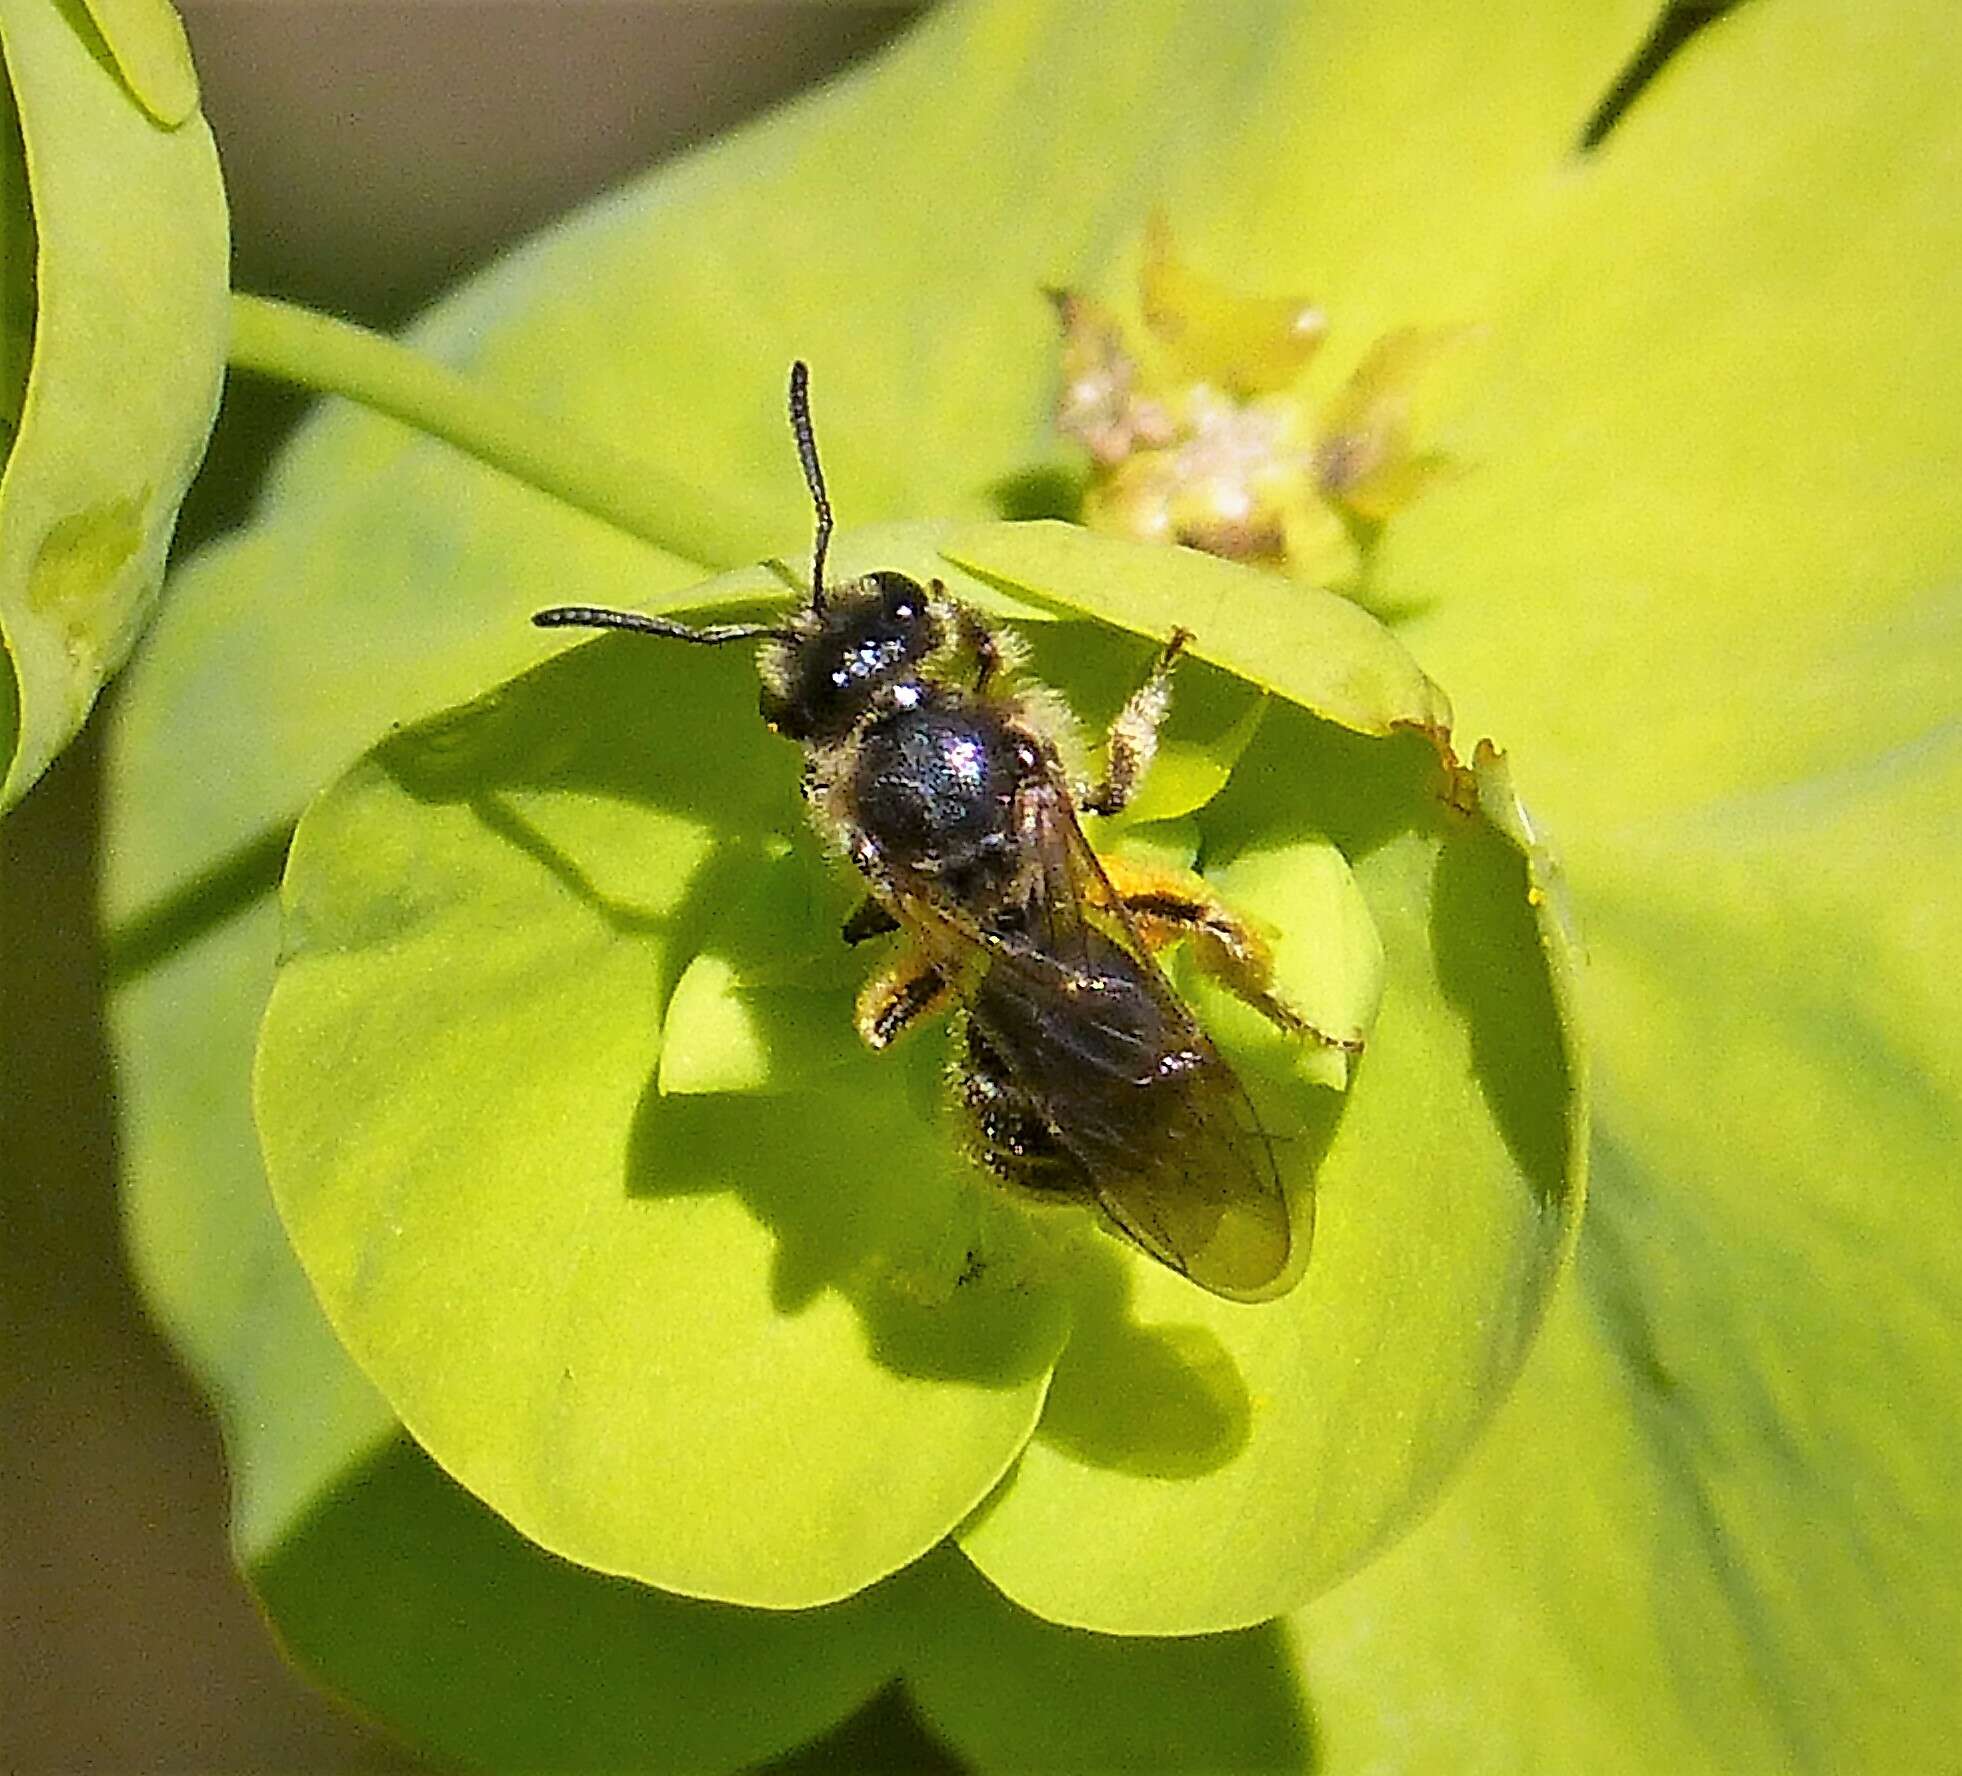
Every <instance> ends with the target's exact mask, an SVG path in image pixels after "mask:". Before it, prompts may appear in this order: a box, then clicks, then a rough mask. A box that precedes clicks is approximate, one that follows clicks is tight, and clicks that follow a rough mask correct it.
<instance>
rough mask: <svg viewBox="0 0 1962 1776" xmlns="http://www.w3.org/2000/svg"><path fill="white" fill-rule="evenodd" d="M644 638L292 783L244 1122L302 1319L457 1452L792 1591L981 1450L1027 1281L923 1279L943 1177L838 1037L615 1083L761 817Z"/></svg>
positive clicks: (939, 1242)
mask: <svg viewBox="0 0 1962 1776" xmlns="http://www.w3.org/2000/svg"><path fill="white" fill-rule="evenodd" d="M679 651H680V652H681V654H682V656H683V657H682V658H681V659H680V660H679V661H671V660H665V661H664V660H662V659H661V658H660V656H659V655H658V654H653V653H651V652H650V650H649V649H648V648H647V646H646V644H645V643H644V642H635V641H632V640H629V641H628V642H627V643H626V645H624V646H623V645H620V644H619V643H618V642H617V641H616V642H612V643H609V644H607V645H601V646H590V647H580V648H576V649H574V650H573V651H572V652H571V653H569V654H567V655H565V656H564V657H562V658H561V659H560V660H558V661H555V662H553V663H551V664H550V665H549V666H547V667H544V668H540V669H538V670H537V671H536V672H535V673H534V674H532V675H530V676H528V677H527V678H526V679H523V680H520V681H518V682H517V683H514V684H512V685H510V686H507V687H505V688H504V689H503V690H502V691H501V692H499V693H497V694H495V695H494V696H493V698H492V699H490V700H489V701H488V702H485V703H482V704H479V705H477V706H475V707H474V708H472V709H470V710H468V711H466V712H463V713H461V714H459V715H458V716H457V717H455V718H452V719H450V720H447V721H444V722H441V723H439V724H437V725H436V726H434V727H431V728H425V729H418V730H412V731H411V732H410V733H408V734H406V735H404V736H402V737H401V738H400V739H398V740H396V741H393V742H390V743H388V744H387V745H385V746H384V747H382V748H381V749H380V750H378V751H377V752H376V753H375V754H374V755H373V756H372V758H371V760H370V761H368V762H366V763H364V764H363V765H362V766H360V767H357V769H356V770H355V771H354V772H353V773H352V774H351V775H350V776H349V777H348V778H347V779H346V780H344V782H343V783H342V785H341V786H340V787H338V788H337V789H336V790H334V791H332V792H330V793H329V794H328V795H327V796H326V797H325V798H324V799H323V800H322V801H321V802H319V803H318V804H317V805H316V806H315V807H314V808H313V809H312V810H311V811H310V812H309V814H308V816H307V818H306V819H305V820H304V821H303V822H302V824H301V828H300V832H299V835H298V837H297V839H296V841H295V846H294V851H293V855H292V858H291V860H290V862H289V864H288V872H287V884H286V891H285V898H286V908H287V924H286V940H285V959H284V962H283V965H282V968H281V972H280V978H279V983H278V985H277V987H276V989H275V991H274V994H273V998H272V1002H271V1005H270V1008H269V1010H268V1012H267V1019H266V1027H265V1034H264V1038H263V1046H262V1058H261V1061H260V1065H259V1071H258V1094H257V1095H258V1113H259V1122H260V1128H261V1134H262V1138H263V1141H264V1146H265V1152H266V1158H267V1165H268V1170H269V1173H270V1175H271V1177H272V1180H273V1185H274V1191H275V1195H276V1197H277V1198H278V1200H279V1202H280V1207H281V1211H282V1213H283V1215H284V1216H285V1219H286V1222H287V1225H288V1228H289V1230H290V1232H291V1233H292V1235H293V1237H294V1240H295V1243H296V1245H297V1247H298V1249H299V1251H300V1253H301V1256H302V1259H303V1261H304V1262H305V1263H306V1264H307V1265H308V1267H309V1271H310V1274H311V1276H312V1279H313V1282H314V1285H315V1287H316V1289H317V1290H318V1291H319V1293H320V1295H321V1298H322V1300H323V1302H324V1303H325V1305H326V1307H327V1309H328V1313H329V1317H330V1318H332V1319H333V1320H334V1321H335V1322H336V1325H337V1329H338V1330H339V1331H340V1332H341V1335H342V1336H343V1338H344V1339H346V1341H347V1342H348V1344H349V1346H350V1348H351V1349H352V1350H353V1351H354V1353H355V1355H356V1356H357V1358H358V1359H359V1360H360V1361H361V1362H362V1364H363V1365H364V1366H365V1367H366V1368H367V1369H368V1370H369V1372H370V1373H371V1374H372V1375H374V1376H375V1378H376V1380H377V1381H378V1382H379V1384H380V1385H381V1387H382V1389H383V1392H384V1393H385V1394H387V1395H388V1396H389V1398H390V1400H391V1403H392V1404H393V1405H394V1407H395V1408H396V1410H397V1412H398V1413H399V1414H400V1416H401V1418H402V1420H403V1422H404V1423H405V1424H407V1425H408V1426H409V1428H410V1429H411V1430H412V1431H414V1432H415V1434H416V1435H417V1437H418V1438H419V1439H420V1440H421V1441H422V1442H423V1443H424V1444H425V1446H427V1447H429V1448H430V1449H432V1450H433V1451H434V1452H436V1454H437V1455H438V1458H439V1459H440V1460H442V1461H443V1462H444V1464H445V1465H446V1466H447V1467H449V1468H450V1470H451V1471H452V1472H453V1473H455V1474H456V1475H457V1476H458V1477H459V1478H460V1479H462V1480H463V1481H464V1482H465V1484H466V1485H468V1486H469V1487H470V1488H471V1490H473V1491H475V1492H477V1493H479V1494H480V1495H482V1496H484V1497H486V1498H488V1499H490V1500H492V1501H493V1502H495V1503H496V1505H497V1506H498V1508H499V1509H500V1510H502V1511H503V1512H504V1514H505V1515H506V1516H508V1517H510V1518H511V1520H512V1521H513V1522H514V1523H516V1524H517V1525H518V1526H519V1527H520V1528H521V1529H523V1530H524V1531H525V1532H526V1533H527V1534H529V1535H531V1536H532V1537H533V1538H534V1539H535V1540H537V1541H540V1542H542V1543H543V1544H544V1545H546V1546H547V1547H550V1548H554V1549H556V1550H558V1551H560V1552H563V1553H566V1554H568V1555H570V1556H572V1557H573V1558H576V1559H578V1560H580V1561H582V1562H583V1563H585V1564H587V1565H590V1566H597V1567H600V1568H602V1569H604V1570H608V1571H615V1572H623V1573H628V1574H631V1575H633V1576H636V1577H639V1578H643V1579H646V1580H648V1581H649V1582H652V1583H656V1584H660V1585H663V1586H665V1587H666V1588H668V1589H670V1590H675V1591H681V1592H684V1593H687V1594H690V1595H696V1596H712V1597H720V1598H725V1599H729V1600H733V1601H738V1602H744V1603H753V1604H766V1605H770V1606H773V1607H779V1608H785V1607H801V1606H805V1605H809V1604H814V1603H819V1602H825V1601H828V1600H830V1599H832V1598H836V1597H840V1596H843V1595H845V1594H847V1593H849V1592H852V1591H856V1590H859V1589H861V1588H863V1587H864V1586H865V1585H866V1584H868V1583H869V1582H870V1581H871V1580H873V1579H875V1578H877V1577H879V1576H881V1575H882V1574H884V1573H887V1572H890V1571H892V1570H894V1569H895V1568H897V1567H899V1566H901V1565H903V1564H905V1563H906V1562H907V1561H909V1560H911V1559H913V1558H915V1557H916V1556H917V1555H919V1554H920V1553H922V1552H924V1550H925V1549H926V1548H928V1547H930V1546H931V1545H932V1544H933V1543H934V1542H935V1541H937V1540H938V1539H939V1538H940V1537H941V1536H942V1535H944V1534H945V1533H946V1531H947V1530H948V1529H949V1528H951V1527H952V1525H953V1524H954V1523H955V1522H956V1521H958V1520H959V1519H960V1518H961V1517H962V1516H964V1515H965V1514H966V1513H967V1512H968V1511H969V1510H970V1509H972V1507H973V1506H974V1505H975V1504H976V1503H977V1502H978V1501H979V1499H980V1498H981V1497H982V1496H983V1495H984V1494H985V1493H986V1492H987V1491H988V1489H989V1488H990V1487H991V1486H992V1485H993V1484H994V1483H995V1481H996V1480H997V1479H998V1478H999V1477H1000V1475H1001V1473H1002V1471H1003V1470H1004V1469H1005V1468H1006V1466H1007V1465H1008V1463H1009V1461H1010V1460H1011V1459H1012V1458H1013V1456H1014V1454H1015V1452H1016V1451H1017V1450H1018V1449H1019V1448H1020V1446H1021V1444H1022V1442H1023V1440H1024V1439H1025V1438H1026V1437H1027V1435H1028V1432H1029V1430H1030V1429H1031V1427H1032V1426H1033V1424H1034V1422H1035V1418H1036V1415H1037V1413H1038V1412H1039V1410H1040V1407H1041V1402H1042V1397H1043V1394H1044V1391H1045V1390H1046V1387H1047V1383H1048V1376H1049V1368H1050V1364H1051V1362H1052V1360H1053V1357H1054V1354H1055V1351H1056V1349H1057V1348H1058V1345H1059V1343H1060V1339H1061V1332H1062V1326H1061V1317H1060V1309H1059V1308H1057V1307H1054V1306H1052V1307H1049V1308H1047V1309H1045V1307H1044V1305H1043V1302H1042V1299H1041V1298H1040V1296H1039V1295H1038V1296H1037V1297H1036V1298H1035V1299H1033V1300H1025V1299H1023V1298H1022V1297H1021V1296H1019V1295H1018V1294H1016V1293H1015V1292H1014V1291H1009V1290H998V1289H972V1290H966V1291H963V1292H961V1293H959V1294H958V1295H957V1294H956V1292H955V1276H956V1275H957V1273H958V1271H959V1269H960V1266H961V1264H962V1263H963V1261H964V1257H965V1246H964V1244H963V1243H962V1241H961V1239H960V1238H958V1237H957V1238H955V1239H954V1242H953V1243H952V1244H951V1245H950V1244H949V1236H948V1228H949V1225H950V1224H952V1225H953V1226H954V1228H955V1232H956V1234H957V1235H958V1233H959V1217H960V1215H961V1213H962V1204H961V1201H960V1196H959V1185H958V1182H957V1180H956V1179H955V1178H954V1177H953V1176H952V1175H951V1173H950V1168H949V1166H948V1165H947V1164H946V1157H945V1148H944V1146H943V1145H942V1143H941V1142H940V1141H939V1140H938V1139H937V1137H936V1131H935V1130H934V1128H933V1126H932V1124H931V1122H930V1121H929V1120H926V1119H923V1118H922V1117H921V1116H920V1114H919V1113H918V1110H917V1108H916V1107H915V1105H914V1104H913V1103H911V1102H909V1101H908V1094H907V1093H906V1091H905V1090H904V1089H903V1088H904V1085H905V1080H904V1078H903V1077H901V1078H897V1079H895V1078H892V1077H889V1076H887V1075H885V1074H884V1073H883V1072H882V1070H880V1069H878V1068H877V1067H876V1065H875V1064H874V1063H873V1062H872V1060H871V1058H870V1057H869V1056H859V1057H854V1058H855V1060H856V1065H855V1066H854V1067H851V1068H850V1069H849V1070H848V1071H846V1072H844V1073H842V1074H841V1076H840V1077H839V1078H838V1079H837V1080H836V1081H835V1082H832V1083H831V1084H829V1085H828V1086H827V1089H826V1090H825V1091H824V1092H823V1093H822V1094H821V1095H817V1094H811V1095H807V1096H805V1097H803V1098H800V1099H799V1100H797V1101H796V1102H794V1103H786V1104H784V1105H783V1106H782V1107H781V1108H780V1109H773V1108H772V1106H771V1104H770V1103H769V1102H768V1101H765V1102H764V1103H762V1104H755V1103H745V1104H741V1105H730V1106H726V1107H725V1106H721V1105H718V1104H716V1103H714V1102H703V1101H700V1100H693V1101H691V1100H688V1099H682V1098H676V1097H673V1096H669V1097H663V1096H662V1095H661V1094H660V1092H659V1091H658V1090H657V1089H656V1085H655V1080H654V1073H655V1066H656V1058H657V1056H658V1054H659V1047H660V1014H661V1008H662V1006H663V1004H664V1003H665V1001H666V997H667V993H668V990H669V986H670V984H671V982H672V980H673V978H674V975H675V973H676V971H677V970H678V969H679V968H680V966H681V965H682V964H683V963H685V962H686V961H687V960H688V958H689V957H690V956H691V955H692V954H693V953H694V947H695V945H696V944H698V943H699V942H700V935H701V932H702V931H703V929H704V925H705V922H706V921H708V920H709V919H710V918H712V916H713V915H714V913H715V911H716V910H717V908H718V907H719V906H720V905H721V904H722V903H723V902H724V901H725V900H726V899H727V898H728V897H729V896H730V895H731V894H732V893H736V892H741V891H742V890H743V888H744V886H745V884H747V883H749V882H751V881H753V880H754V877H755V874H756V872H757V869H758V866H759V864H760V862H761V859H762V856H763V854H764V847H765V846H766V844H767V843H769V842H770V841H771V840H772V839H773V838H776V837H777V836H778V835H780V834H787V833H789V832H791V831H794V830H795V829H796V826H797V823H798V822H799V820H800V811H799V809H798V806H797V801H796V797H795V794H794V791H793V789H792V768H793V766H794V758H793V756H792V755H790V754H789V752H788V749H783V748H781V747H779V746H778V745H777V744H776V743H774V742H772V741H771V740H770V738H769V737H768V735H767V734H765V733H764V732H763V730H762V729H761V727H760V724H757V723H756V722H755V720H754V717H753V716H752V715H751V714H750V710H751V709H752V708H753V704H754V690H753V678H752V676H751V674H750V670H749V665H748V662H747V661H746V660H744V659H742V658H739V657H735V658H732V657H728V656H724V657H710V656H704V655H701V654H697V653H693V652H691V651H689V650H679ZM664 666H666V667H672V668H673V670H672V671H664V670H662V668H663V667H664ZM651 683H658V684H659V686H660V693H659V695H657V696H652V697H650V696H649V695H648V689H649V686H650V684H651ZM707 735H713V736H714V745H715V749H716V755H717V761H718V762H717V767H716V769H715V771H714V772H713V773H712V774H705V773H704V772H703V771H702V769H701V764H700V760H701V752H700V747H701V744H702V741H703V737H704V736H707ZM811 848H812V849H813V850H814V849H815V847H814V846H812V847H811ZM813 861H815V859H813ZM837 1024H838V1025H839V1027H841V1028H844V1029H848V1028H849V1020H848V1015H847V1013H846V1011H845V1009H844V1007H842V1006H840V1007H839V1008H838V1016H837ZM920 1058H921V1059H922V1060H925V1061H927V1062H929V1068H928V1076H927V1077H925V1078H919V1079H917V1083H918V1084H920V1085H924V1086H925V1087H927V1089H928V1091H929V1093H930V1089H931V1078H930V1074H931V1067H930V1061H931V1057H930V1056H928V1055H926V1054H925V1053H924V1051H922V1054H921V1057H920ZM915 1072H916V1075H917V1069H916V1070H915ZM335 1076H338V1078H339V1080H340V1083H339V1084H338V1085H335V1086H332V1087H331V1088H330V1087H329V1086H328V1082H329V1080H330V1079H332V1078H334V1077H335ZM823 1155H831V1156H833V1157H832V1159H831V1162H830V1164H829V1165H828V1166H825V1165H823V1164H822V1163H820V1164H818V1165H817V1166H815V1167H814V1163H813V1161H814V1158H817V1157H818V1156H823ZM819 1178H828V1179H829V1183H828V1185H827V1186H826V1188H824V1189H823V1190H821V1191H818V1190H814V1189H812V1188H811V1186H812V1183H813V1181H814V1180H816V1179H819ZM432 1290H433V1293H432ZM446 1351H447V1352H448V1353H449V1355H447V1356H445V1355H444V1354H443V1353H445V1352H446ZM466 1353H467V1354H466ZM895 1448H907V1449H909V1450H910V1451H911V1452H912V1453H911V1457H910V1459H909V1460H908V1461H907V1462H906V1464H905V1466H904V1470H903V1472H902V1473H899V1474H894V1473H892V1472H891V1471H890V1469H891V1455H892V1451H893V1450H894V1449H895Z"/></svg>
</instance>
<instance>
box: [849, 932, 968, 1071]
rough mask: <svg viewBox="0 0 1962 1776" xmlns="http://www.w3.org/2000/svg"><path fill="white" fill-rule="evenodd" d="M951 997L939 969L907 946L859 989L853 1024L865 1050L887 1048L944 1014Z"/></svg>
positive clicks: (929, 959) (928, 959)
mask: <svg viewBox="0 0 1962 1776" xmlns="http://www.w3.org/2000/svg"><path fill="white" fill-rule="evenodd" d="M953 997H954V989H953V986H952V985H951V983H950V982H949V981H948V979H947V977H946V976H945V975H944V974H942V973H941V971H940V965H939V964H938V963H937V962H935V961H934V960H933V959H932V958H931V957H930V956H928V955H927V954H926V952H925V951H923V950H919V949H915V948H913V947H912V946H910V945H909V946H908V947H907V948H905V949H903V950H901V951H900V953H899V954H898V955H897V956H895V957H894V958H893V959H892V961H890V962H889V963H887V964H886V966H885V967H884V968H882V969H880V970H879V972H878V973H877V974H875V975H873V976H872V978H871V979H870V980H868V981H867V982H866V983H865V985H864V986H863V987H861V988H860V989H859V993H858V1013H857V1016H856V1018H855V1020H854V1021H855V1022H856V1023H857V1025H858V1033H859V1035H860V1036H861V1037H863V1038H864V1041H865V1046H866V1047H867V1048H890V1047H891V1046H892V1045H893V1044H894V1043H895V1042H897V1041H898V1040H899V1039H900V1037H902V1036H904V1035H905V1034H906V1033H907V1032H908V1031H909V1030H914V1029H917V1028H918V1027H919V1026H920V1025H921V1024H922V1023H924V1022H925V1021H926V1020H927V1019H928V1018H930V1017H933V1016H935V1015H936V1014H937V1013H939V1012H942V1011H945V1010H946V1009H947V1007H948V1006H949V1005H950V1004H951V1003H952V1002H953Z"/></svg>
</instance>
